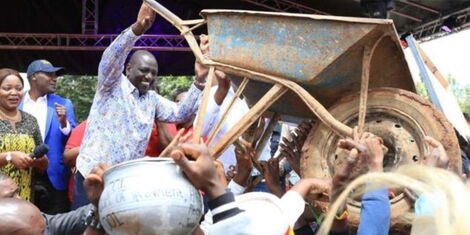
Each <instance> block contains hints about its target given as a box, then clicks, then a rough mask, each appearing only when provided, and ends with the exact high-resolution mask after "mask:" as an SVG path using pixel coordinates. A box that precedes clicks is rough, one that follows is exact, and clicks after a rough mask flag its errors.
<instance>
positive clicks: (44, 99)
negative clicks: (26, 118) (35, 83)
mask: <svg viewBox="0 0 470 235" xmlns="http://www.w3.org/2000/svg"><path fill="white" fill-rule="evenodd" d="M24 100H25V102H34V103H36V102H39V101H46V100H47V94H45V95H43V96H41V97H38V99H37V100H36V101H34V100H33V99H31V96H29V91H27V92H26V94H25V95H24Z"/></svg>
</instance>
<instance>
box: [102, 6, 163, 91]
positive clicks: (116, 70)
mask: <svg viewBox="0 0 470 235" xmlns="http://www.w3.org/2000/svg"><path fill="white" fill-rule="evenodd" d="M154 20H155V12H154V11H153V10H152V9H151V8H150V7H148V6H147V5H146V4H145V3H142V6H141V7H140V10H139V14H138V15H137V20H136V22H135V23H134V24H132V25H131V27H130V28H128V29H126V30H124V31H123V32H122V33H121V34H120V35H119V36H118V37H117V38H116V39H115V40H114V41H113V42H112V43H111V45H109V47H108V48H106V50H105V51H104V53H103V57H102V58H101V61H100V65H99V67H98V89H97V90H98V91H107V90H109V89H111V88H112V87H113V86H114V85H115V84H116V83H117V82H118V81H119V78H120V76H121V74H122V72H123V70H124V62H125V61H126V57H127V55H128V54H129V52H130V51H131V50H132V47H133V46H134V44H135V42H136V41H137V39H139V36H140V35H142V34H143V33H145V31H147V29H149V28H150V26H152V24H153V22H154Z"/></svg>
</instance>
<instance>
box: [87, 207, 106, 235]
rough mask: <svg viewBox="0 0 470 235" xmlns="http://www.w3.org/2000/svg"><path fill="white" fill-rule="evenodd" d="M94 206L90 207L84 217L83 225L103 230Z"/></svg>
mask: <svg viewBox="0 0 470 235" xmlns="http://www.w3.org/2000/svg"><path fill="white" fill-rule="evenodd" d="M96 211H97V209H96V208H92V209H90V210H89V211H88V214H87V215H86V217H85V226H87V227H89V228H91V229H94V230H101V231H104V230H103V226H101V223H100V218H98V213H97V212H96Z"/></svg>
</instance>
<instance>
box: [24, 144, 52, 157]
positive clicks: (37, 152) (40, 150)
mask: <svg viewBox="0 0 470 235" xmlns="http://www.w3.org/2000/svg"><path fill="white" fill-rule="evenodd" d="M47 151H49V146H47V144H41V145H39V146H37V147H36V148H34V150H33V152H32V153H31V154H30V155H29V157H31V158H32V159H36V158H41V157H42V156H44V155H45V154H46V153H47Z"/></svg>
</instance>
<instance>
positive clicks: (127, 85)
mask: <svg viewBox="0 0 470 235" xmlns="http://www.w3.org/2000/svg"><path fill="white" fill-rule="evenodd" d="M123 80H124V83H123V89H124V93H126V94H134V95H135V94H137V96H138V95H139V91H138V90H137V88H136V87H135V86H134V85H132V83H131V81H129V79H128V78H126V79H123Z"/></svg>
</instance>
